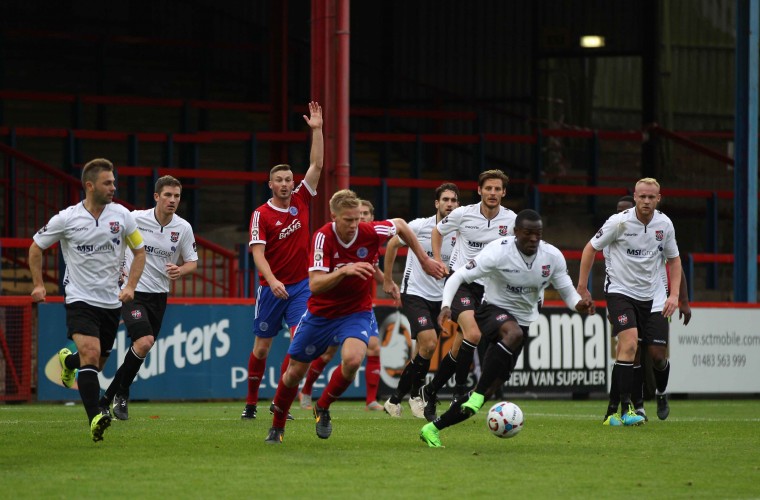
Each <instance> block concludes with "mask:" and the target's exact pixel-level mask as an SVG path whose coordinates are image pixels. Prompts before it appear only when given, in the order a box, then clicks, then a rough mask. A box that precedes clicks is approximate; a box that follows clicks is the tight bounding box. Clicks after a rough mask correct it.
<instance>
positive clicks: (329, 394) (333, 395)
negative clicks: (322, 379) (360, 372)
mask: <svg viewBox="0 0 760 500" xmlns="http://www.w3.org/2000/svg"><path fill="white" fill-rule="evenodd" d="M351 382H352V381H351V380H348V379H346V378H345V377H343V370H341V369H340V367H338V368H336V369H335V371H334V372H333V374H332V377H330V383H329V384H327V387H326V388H325V390H324V392H322V396H321V397H320V398H319V401H317V406H319V407H320V408H322V409H324V410H326V409H328V408H330V405H331V404H333V403H334V402H335V400H337V399H338V398H339V397H340V395H341V394H343V393H344V392H345V391H346V389H348V386H349V385H351Z"/></svg>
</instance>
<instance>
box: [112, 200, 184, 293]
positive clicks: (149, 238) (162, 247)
mask: <svg viewBox="0 0 760 500" xmlns="http://www.w3.org/2000/svg"><path fill="white" fill-rule="evenodd" d="M154 211H155V209H154V208H150V209H148V210H135V211H133V212H132V215H134V216H135V220H136V221H137V228H138V229H139V230H140V233H141V234H142V237H143V242H144V243H145V269H144V270H143V273H142V276H140V281H139V282H138V283H137V288H135V290H136V291H138V292H148V293H168V292H169V285H170V280H169V275H168V274H166V264H170V263H171V264H176V263H177V262H178V261H179V258H180V257H182V261H183V262H192V261H196V260H198V253H197V251H196V247H195V235H194V234H193V228H192V227H190V223H189V222H187V221H186V220H185V219H183V218H182V217H180V216H179V215H177V214H174V216H173V217H172V220H171V221H170V222H169V223H168V224H167V225H165V226H162V225H161V224H159V222H158V220H157V219H156V215H155V213H154ZM132 259H134V255H133V254H132V252H126V259H125V264H124V273H125V274H126V275H127V276H129V268H130V266H131V265H132ZM125 281H126V279H125Z"/></svg>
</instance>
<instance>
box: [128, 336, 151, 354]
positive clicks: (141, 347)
mask: <svg viewBox="0 0 760 500" xmlns="http://www.w3.org/2000/svg"><path fill="white" fill-rule="evenodd" d="M155 342H156V338H155V337H154V336H153V335H146V336H145V337H140V338H139V339H137V340H136V341H135V342H134V344H133V347H134V349H135V353H136V354H137V355H138V356H140V357H141V358H144V357H145V356H147V355H148V353H149V352H150V350H151V349H152V348H153V344H154V343H155Z"/></svg>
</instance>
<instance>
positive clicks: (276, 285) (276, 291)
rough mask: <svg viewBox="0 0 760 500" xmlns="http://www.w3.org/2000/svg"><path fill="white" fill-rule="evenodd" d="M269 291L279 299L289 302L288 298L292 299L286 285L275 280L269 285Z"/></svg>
mask: <svg viewBox="0 0 760 500" xmlns="http://www.w3.org/2000/svg"><path fill="white" fill-rule="evenodd" d="M269 290H271V292H272V295H274V296H275V297H277V298H278V299H282V300H288V297H290V295H289V294H288V289H287V288H285V284H284V283H283V282H282V281H278V280H274V281H273V282H272V283H269Z"/></svg>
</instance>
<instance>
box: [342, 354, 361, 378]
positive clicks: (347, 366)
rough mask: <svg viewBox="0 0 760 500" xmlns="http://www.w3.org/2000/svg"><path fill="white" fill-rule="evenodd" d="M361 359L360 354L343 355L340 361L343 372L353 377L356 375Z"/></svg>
mask: <svg viewBox="0 0 760 500" xmlns="http://www.w3.org/2000/svg"><path fill="white" fill-rule="evenodd" d="M363 361H364V359H363V358H362V356H357V355H349V356H344V357H343V361H342V362H341V368H342V370H343V374H344V375H349V376H350V378H353V377H354V376H355V375H356V372H358V371H359V368H361V366H362V363H363Z"/></svg>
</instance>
